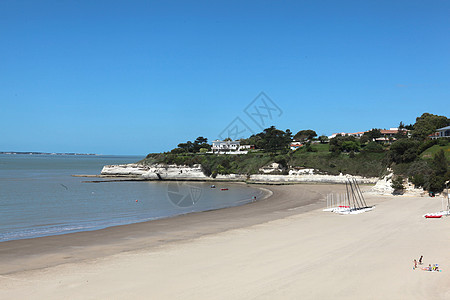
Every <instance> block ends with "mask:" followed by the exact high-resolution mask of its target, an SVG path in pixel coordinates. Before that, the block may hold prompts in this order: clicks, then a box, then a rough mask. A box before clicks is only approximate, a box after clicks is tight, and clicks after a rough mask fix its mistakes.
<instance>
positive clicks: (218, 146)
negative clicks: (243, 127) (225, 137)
mask: <svg viewBox="0 0 450 300" xmlns="http://www.w3.org/2000/svg"><path fill="white" fill-rule="evenodd" d="M240 145H241V143H240V142H239V141H221V140H215V141H213V142H212V147H211V149H212V151H213V152H219V151H221V152H228V151H236V150H238V149H239V146H240Z"/></svg>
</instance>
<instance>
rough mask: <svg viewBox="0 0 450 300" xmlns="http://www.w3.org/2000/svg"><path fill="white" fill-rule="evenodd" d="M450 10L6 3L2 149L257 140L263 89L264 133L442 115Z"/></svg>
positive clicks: (375, 4)
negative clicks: (237, 135) (247, 134)
mask: <svg viewBox="0 0 450 300" xmlns="http://www.w3.org/2000/svg"><path fill="white" fill-rule="evenodd" d="M449 15H450V2H449V1H414V0H412V1H411V0H408V1H312V0H308V1H209V0H208V1H158V2H156V1H96V0H93V1H64V0H63V1H61V0H55V1H34V0H32V1H12V0H2V1H0V41H1V42H0V151H45V152H89V153H102V154H147V153H149V152H160V151H167V150H170V149H172V148H174V147H176V145H177V144H178V143H180V142H184V141H186V140H194V139H195V138H196V137H198V136H205V137H207V138H208V139H209V140H210V141H212V140H213V139H216V138H218V137H219V136H220V134H221V133H222V132H223V130H224V129H226V128H227V126H228V125H229V124H230V122H232V121H233V120H235V118H236V117H239V118H240V119H239V120H240V121H242V122H241V123H245V124H246V125H247V127H248V128H250V129H251V130H253V131H256V132H259V131H261V130H260V127H258V124H257V123H255V122H254V121H253V120H252V119H251V118H250V117H249V115H247V114H245V111H244V110H245V108H246V107H247V106H248V105H253V104H255V103H256V102H255V103H253V104H251V102H252V101H253V100H254V99H255V97H257V96H258V95H259V93H260V92H262V91H263V92H265V93H266V95H267V96H268V97H270V98H271V100H272V101H273V103H275V104H276V105H277V107H278V108H279V111H273V112H274V113H276V114H275V115H274V116H272V117H273V118H272V119H270V120H268V119H267V120H266V123H265V125H267V126H266V127H268V126H270V125H275V126H276V127H278V128H280V129H283V130H285V129H287V128H289V129H291V131H293V132H294V133H295V132H297V131H298V130H301V129H314V130H316V131H317V133H318V134H319V135H321V134H326V135H330V134H332V133H334V132H342V131H344V132H355V131H364V130H368V129H371V128H374V127H376V128H389V127H396V126H397V125H398V123H399V122H400V121H403V122H404V123H406V124H409V123H414V122H415V118H416V117H417V116H420V115H421V114H422V113H423V112H429V113H434V114H439V115H447V116H449V106H450V105H449V103H450V101H449V99H450V18H449ZM266 115H267V114H266ZM269 121H270V122H269ZM269 123H270V124H269Z"/></svg>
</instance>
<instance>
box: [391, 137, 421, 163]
mask: <svg viewBox="0 0 450 300" xmlns="http://www.w3.org/2000/svg"><path fill="white" fill-rule="evenodd" d="M419 145H420V143H419V142H418V141H414V140H411V139H401V140H398V141H395V142H394V143H392V145H391V149H390V151H389V159H390V161H391V162H395V163H408V162H412V161H414V160H415V159H416V158H417V149H418V148H419Z"/></svg>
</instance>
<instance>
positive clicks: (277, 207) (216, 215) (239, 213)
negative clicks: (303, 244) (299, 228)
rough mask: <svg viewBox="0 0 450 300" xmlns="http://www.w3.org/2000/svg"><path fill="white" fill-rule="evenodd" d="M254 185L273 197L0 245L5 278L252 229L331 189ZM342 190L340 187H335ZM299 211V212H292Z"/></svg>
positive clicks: (307, 205) (305, 207) (311, 204)
mask: <svg viewBox="0 0 450 300" xmlns="http://www.w3.org/2000/svg"><path fill="white" fill-rule="evenodd" d="M252 187H259V188H269V189H270V190H268V192H269V193H270V192H271V193H273V195H272V196H270V197H269V198H267V199H264V200H260V201H257V202H255V203H251V204H247V205H243V206H238V207H230V208H225V209H220V210H214V211H207V212H199V213H191V214H186V215H180V216H176V217H173V218H167V219H161V220H154V221H149V222H144V223H136V224H130V225H122V226H116V227H110V228H106V229H102V230H96V231H88V232H77V233H71V234H65V235H57V236H48V237H40V238H34V239H26V240H14V241H6V242H2V243H0V266H1V268H0V275H5V274H9V273H14V272H18V271H25V270H33V269H40V268H45V267H49V266H55V265H59V264H62V263H69V262H77V261H82V260H85V259H93V258H99V257H104V256H108V255H112V254H116V253H120V252H127V251H134V250H138V249H144V248H149V247H158V246H162V245H167V244H170V243H174V242H181V241H187V240H190V239H195V238H198V237H201V236H203V235H208V234H215V233H219V232H223V231H226V230H231V229H236V228H241V227H248V226H252V225H255V224H260V223H264V222H267V221H270V220H275V219H278V218H283V217H285V216H289V215H293V214H297V213H300V212H303V211H309V210H313V209H317V208H318V207H322V206H323V204H317V202H318V201H324V200H323V199H324V197H325V196H324V195H325V194H326V192H327V191H328V190H329V187H328V186H326V185H302V188H301V189H300V190H299V189H298V188H297V187H296V186H294V185H286V186H264V185H252ZM336 187H337V186H336ZM292 208H295V210H292Z"/></svg>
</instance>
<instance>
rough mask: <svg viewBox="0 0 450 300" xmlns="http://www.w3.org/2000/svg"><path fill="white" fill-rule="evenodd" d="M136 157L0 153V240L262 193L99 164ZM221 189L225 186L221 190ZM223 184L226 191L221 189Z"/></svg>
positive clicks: (213, 205)
mask: <svg viewBox="0 0 450 300" xmlns="http://www.w3.org/2000/svg"><path fill="white" fill-rule="evenodd" d="M142 158H143V157H140V156H111V155H42V154H34V155H31V154H0V242H3V241H9V240H18V239H29V238H36V237H42V236H50V235H60V234H67V233H72V232H80V231H91V230H98V229H102V228H107V227H111V226H118V225H125V224H131V223H138V222H145V221H150V220H155V219H161V218H168V217H172V216H176V215H181V214H187V213H192V212H199V211H207V210H214V209H219V208H224V207H231V206H238V205H243V204H246V203H249V202H251V201H253V197H256V199H259V198H261V197H262V196H263V192H262V191H261V190H259V189H255V188H252V187H249V186H246V185H241V184H230V183H215V188H213V187H212V186H211V183H206V182H187V181H183V182H172V181H171V182H166V181H108V180H104V179H99V178H86V177H74V176H72V175H98V174H100V172H101V170H102V168H103V166H104V165H109V164H126V163H135V162H137V161H139V160H141V159H142ZM224 189H225V190H224ZM226 189H227V190H226Z"/></svg>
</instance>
